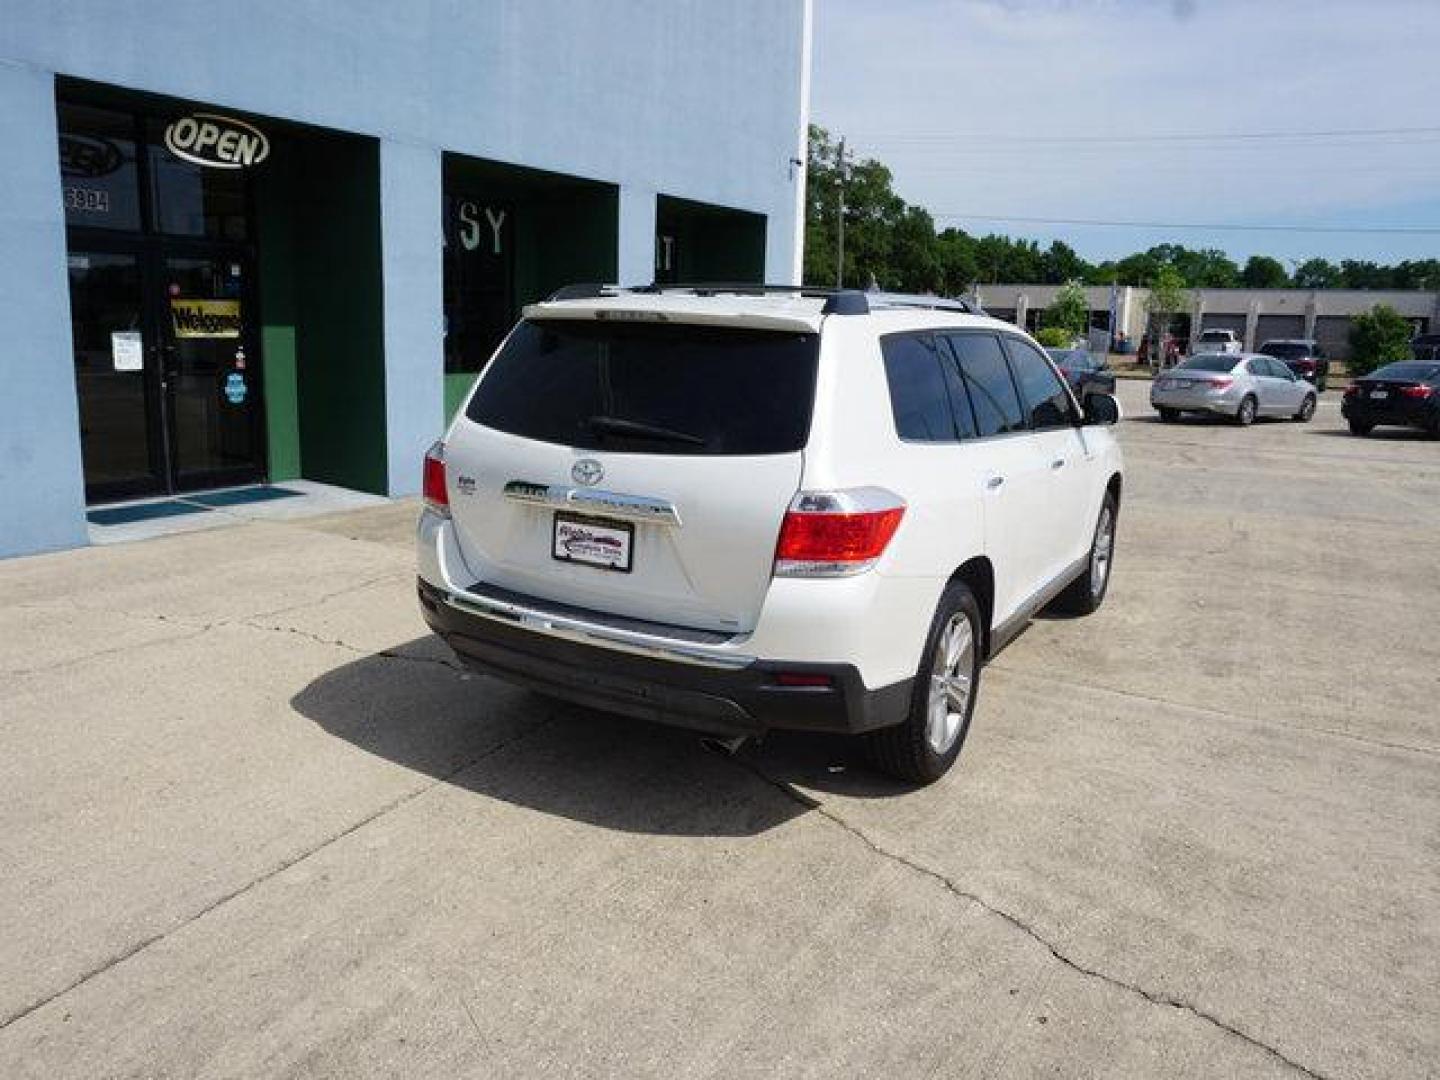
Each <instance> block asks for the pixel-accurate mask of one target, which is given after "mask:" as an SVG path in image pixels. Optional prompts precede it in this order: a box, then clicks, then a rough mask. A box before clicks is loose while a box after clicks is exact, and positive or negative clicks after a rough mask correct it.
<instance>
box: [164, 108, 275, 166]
mask: <svg viewBox="0 0 1440 1080" xmlns="http://www.w3.org/2000/svg"><path fill="white" fill-rule="evenodd" d="M165 147H166V149H168V150H169V151H170V152H171V153H172V154H174V155H175V156H176V157H178V158H183V159H185V160H186V161H193V162H194V163H195V164H196V165H205V166H207V167H209V168H212V169H243V168H248V167H249V166H251V165H259V164H260V162H262V161H264V160H265V159H266V158H267V157H269V156H270V140H269V139H267V138H266V137H265V134H264V133H263V132H262V131H261V130H260V129H259V128H257V127H255V126H254V125H252V124H247V123H245V121H243V120H236V119H234V118H233V117H229V116H217V115H215V114H214V113H191V114H190V115H189V116H182V117H180V119H178V120H173V121H171V123H170V124H169V126H168V127H166V128H165Z"/></svg>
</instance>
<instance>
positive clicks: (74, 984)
mask: <svg viewBox="0 0 1440 1080" xmlns="http://www.w3.org/2000/svg"><path fill="white" fill-rule="evenodd" d="M550 722H551V721H550V720H549V719H548V718H547V719H546V720H544V721H541V722H539V723H536V724H534V725H533V726H531V727H528V728H526V729H524V730H523V731H520V732H517V733H516V734H515V735H512V736H511V737H510V738H508V739H503V740H501V741H500V742H498V743H496V744H495V745H494V746H491V747H488V748H487V749H485V750H483V751H481V752H480V753H478V754H476V755H475V756H474V757H472V758H470V759H469V760H468V761H465V762H462V763H461V764H460V765H457V766H456V767H455V768H453V769H451V770H450V771H449V772H447V773H445V774H444V775H443V776H439V777H436V778H434V779H433V780H431V782H430V783H428V784H422V785H421V786H420V787H418V788H416V789H415V790H413V791H409V792H406V793H405V794H404V795H401V796H400V797H399V798H396V799H392V800H391V801H390V802H388V803H386V804H385V805H383V806H381V807H379V808H378V809H376V810H374V811H373V812H371V813H369V814H366V815H365V816H364V817H362V818H360V820H358V821H355V822H352V823H351V824H350V825H347V826H346V827H345V828H343V829H341V830H340V831H339V832H336V833H333V834H331V835H330V836H327V837H325V838H324V839H323V840H321V841H320V842H319V843H317V844H314V845H312V846H310V847H308V848H306V849H305V850H304V851H301V852H299V853H298V854H296V855H293V856H291V857H290V858H287V859H283V860H281V861H280V862H279V863H278V864H276V865H275V866H273V867H271V868H270V869H269V870H267V871H265V872H264V873H262V874H260V875H259V876H258V877H255V878H252V879H251V880H250V881H248V882H246V883H245V884H243V885H240V886H238V887H236V888H234V889H232V890H230V891H229V892H227V893H225V894H224V895H222V896H220V897H218V898H217V899H215V900H212V901H211V902H210V903H208V904H206V905H205V906H204V907H202V908H200V910H198V911H196V912H194V913H193V914H191V915H188V916H186V917H184V918H182V919H181V920H180V921H179V922H178V923H176V924H175V925H173V926H171V927H169V928H167V929H165V930H162V931H160V932H159V933H157V934H152V935H150V936H149V937H147V938H142V939H141V940H140V941H138V942H135V943H134V944H132V945H130V946H129V947H128V948H126V949H124V950H122V951H121V952H118V953H116V954H115V955H113V956H111V957H109V958H108V959H106V960H104V961H102V962H101V963H99V964H97V965H95V966H94V967H92V968H90V969H89V970H88V971H86V972H84V973H83V974H81V975H80V976H79V977H78V978H76V979H74V980H73V981H71V982H70V983H68V984H67V985H65V986H63V987H61V988H60V989H59V990H56V991H54V992H53V993H50V994H47V995H45V996H44V997H42V998H40V999H39V1000H37V1001H34V1002H32V1003H30V1004H29V1005H26V1006H24V1007H22V1008H20V1009H17V1010H16V1011H15V1012H12V1013H11V1014H9V1015H8V1016H5V1017H0V1032H3V1031H5V1030H6V1029H7V1028H9V1027H10V1026H11V1025H12V1024H16V1023H19V1022H20V1021H22V1020H24V1019H25V1018H26V1017H28V1016H31V1015H33V1014H34V1013H36V1012H38V1011H39V1010H41V1009H43V1008H44V1007H45V1006H47V1005H49V1004H51V1003H52V1002H55V1001H58V1000H59V999H60V998H62V997H65V996H66V995H67V994H69V993H71V992H72V991H74V990H78V989H79V988H80V987H82V986H84V985H85V984H86V983H88V982H90V981H91V980H92V979H96V978H98V977H99V976H101V975H104V974H105V973H106V972H107V971H109V970H111V969H112V968H114V967H116V966H118V965H120V964H123V963H125V961H127V960H129V959H131V958H132V957H134V956H138V955H139V954H140V953H142V952H144V951H145V950H147V949H149V948H150V947H151V946H152V945H158V944H159V943H161V942H163V941H166V940H168V939H169V938H170V937H172V936H174V935H175V934H177V933H179V932H180V931H182V930H184V929H185V928H186V927H188V926H191V925H193V924H194V923H196V922H198V921H199V920H200V919H203V918H204V917H205V916H206V915H209V914H210V913H211V912H213V911H217V910H219V909H220V908H222V907H224V906H225V905H226V904H228V903H230V902H231V901H232V900H238V899H239V898H240V897H242V896H244V895H245V894H246V893H248V892H250V891H251V890H252V889H255V888H256V887H258V886H260V885H263V884H265V883H266V882H267V881H270V880H272V879H273V878H276V877H278V876H279V875H280V874H283V873H284V872H285V871H286V870H289V869H290V868H291V867H293V866H297V865H298V864H300V863H302V862H304V861H305V860H306V859H308V858H310V857H311V856H313V855H316V854H319V853H320V852H321V851H324V850H325V849H326V848H328V847H330V846H331V845H333V844H337V843H339V842H340V841H341V840H344V839H345V838H346V837H347V836H350V835H352V834H354V833H356V832H359V831H360V830H361V829H363V828H364V827H365V826H366V825H369V824H370V823H371V822H373V821H378V820H379V819H380V818H382V817H384V816H385V815H387V814H389V813H391V812H392V811H395V810H398V809H400V808H401V807H402V806H405V805H407V804H408V803H411V802H413V801H414V800H416V799H418V798H419V797H420V796H422V795H424V794H425V793H426V792H429V791H433V790H434V789H435V788H437V787H439V786H440V785H442V784H447V783H449V782H450V781H451V780H453V779H454V778H455V777H457V776H459V775H460V774H461V773H463V772H465V771H466V770H468V769H472V768H474V767H475V766H476V765H478V764H480V763H481V762H482V761H485V760H486V759H487V758H491V757H494V756H495V755H497V754H499V753H501V752H503V751H505V750H508V749H509V748H510V747H512V746H515V745H516V744H518V743H520V742H522V741H524V740H525V739H528V738H530V737H531V736H532V735H534V734H535V733H536V732H538V731H543V730H544V729H545V728H547V727H549V726H550Z"/></svg>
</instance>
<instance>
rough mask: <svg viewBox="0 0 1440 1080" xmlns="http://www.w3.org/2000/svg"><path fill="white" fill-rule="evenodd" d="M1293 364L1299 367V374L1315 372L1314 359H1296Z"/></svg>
mask: <svg viewBox="0 0 1440 1080" xmlns="http://www.w3.org/2000/svg"><path fill="white" fill-rule="evenodd" d="M1295 366H1296V367H1297V368H1299V369H1300V372H1301V374H1303V375H1313V374H1315V361H1314V360H1297V361H1295Z"/></svg>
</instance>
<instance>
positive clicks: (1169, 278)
mask: <svg viewBox="0 0 1440 1080" xmlns="http://www.w3.org/2000/svg"><path fill="white" fill-rule="evenodd" d="M1149 284H1150V296H1149V298H1148V299H1147V300H1146V301H1145V310H1146V313H1147V314H1148V315H1149V317H1150V343H1151V352H1150V356H1151V362H1152V363H1154V362H1155V358H1156V357H1157V356H1159V355H1160V353H1159V348H1160V344H1161V342H1162V340H1163V339H1164V337H1165V335H1166V334H1167V333H1169V332H1170V328H1171V322H1172V320H1173V317H1174V316H1175V315H1177V314H1178V313H1179V312H1182V311H1184V310H1185V309H1186V308H1187V307H1188V306H1189V301H1190V296H1189V293H1188V292H1187V291H1186V288H1185V279H1184V278H1183V277H1181V275H1180V271H1179V270H1176V269H1175V268H1174V267H1173V266H1162V267H1160V269H1159V270H1157V271H1155V276H1154V277H1152V278H1151V279H1150V283H1149Z"/></svg>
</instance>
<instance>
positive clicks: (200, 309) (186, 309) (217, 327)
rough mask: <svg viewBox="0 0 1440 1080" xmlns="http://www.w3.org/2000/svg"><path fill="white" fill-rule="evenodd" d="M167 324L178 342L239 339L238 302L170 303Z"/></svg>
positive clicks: (198, 301) (183, 301) (197, 301)
mask: <svg viewBox="0 0 1440 1080" xmlns="http://www.w3.org/2000/svg"><path fill="white" fill-rule="evenodd" d="M170 323H171V326H172V327H174V330H175V336H176V337H177V338H238V337H239V336H240V301H239V300H171V301H170Z"/></svg>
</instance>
